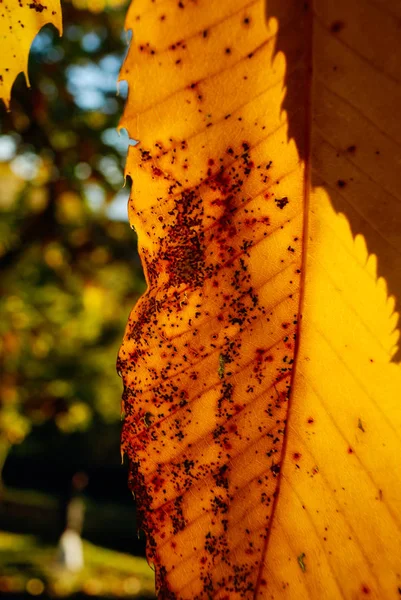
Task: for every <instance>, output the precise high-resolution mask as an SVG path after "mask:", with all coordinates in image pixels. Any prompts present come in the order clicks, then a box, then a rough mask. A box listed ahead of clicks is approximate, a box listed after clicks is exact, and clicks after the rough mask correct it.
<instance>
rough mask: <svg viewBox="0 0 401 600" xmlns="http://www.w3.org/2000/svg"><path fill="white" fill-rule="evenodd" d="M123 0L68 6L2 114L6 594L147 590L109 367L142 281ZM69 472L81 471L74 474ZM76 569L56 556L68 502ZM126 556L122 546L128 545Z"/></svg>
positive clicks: (39, 44) (0, 571)
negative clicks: (129, 168) (132, 188)
mask: <svg viewBox="0 0 401 600" xmlns="http://www.w3.org/2000/svg"><path fill="white" fill-rule="evenodd" d="M126 5H127V3H126V2H125V1H124V0H114V1H112V0H109V1H108V2H107V0H74V2H67V1H65V2H63V22H64V35H63V37H62V38H59V37H58V34H57V32H56V30H55V29H54V28H52V27H50V26H48V27H45V28H43V29H42V30H41V32H40V33H39V35H38V36H37V37H36V39H35V41H34V44H33V47H32V50H31V55H30V64H29V75H30V81H31V87H30V88H29V89H28V88H27V86H26V83H25V80H24V78H23V76H22V75H20V76H19V78H18V79H17V81H16V83H15V85H14V88H13V97H12V102H11V112H10V113H6V111H5V109H4V106H1V108H0V111H1V116H0V123H1V125H0V127H1V130H0V275H1V276H0V370H1V382H0V396H1V401H0V470H1V473H2V477H1V501H0V530H1V531H0V595H3V596H7V597H15V598H25V597H29V596H39V597H41V598H43V597H58V596H63V597H66V596H67V597H68V596H69V595H70V596H71V595H73V596H74V597H75V598H77V597H86V596H91V597H131V598H134V597H135V598H145V597H150V596H151V593H152V589H153V574H152V572H151V571H150V569H149V567H148V566H147V564H146V561H144V560H143V559H140V560H137V559H135V558H132V555H133V556H142V557H143V555H144V540H143V537H142V536H141V534H140V532H139V535H138V527H137V524H136V519H135V506H134V502H133V500H132V496H131V494H130V492H129V491H128V487H127V472H126V469H125V467H124V466H121V458H120V449H119V441H120V397H121V391H122V390H121V381H120V379H119V378H118V377H117V375H116V371H115V360H116V355H117V351H118V347H119V344H120V341H121V338H122V335H123V331H124V327H125V323H126V320H127V316H128V313H129V311H130V310H131V308H132V306H133V305H134V303H135V301H136V299H137V297H138V295H139V294H140V293H142V291H143V290H144V282H143V277H142V271H141V267H140V263H139V259H138V256H137V253H136V239H135V235H134V232H133V231H131V229H130V228H129V225H128V222H127V216H126V204H127V198H128V189H126V188H123V187H122V186H123V184H124V180H123V167H124V163H125V155H126V150H127V146H128V138H127V135H126V133H125V132H122V133H121V135H120V136H119V135H118V133H117V131H116V125H117V123H118V120H119V116H120V114H121V111H122V108H123V104H124V98H125V95H126V87H124V85H121V86H120V90H119V95H116V92H117V90H116V80H117V75H118V71H119V68H120V66H121V63H122V60H123V58H124V54H125V52H126V48H127V38H126V34H125V33H124V30H123V24H124V14H125V10H126ZM76 473H80V474H81V475H78V479H79V480H80V481H84V484H83V485H82V486H81V487H80V489H77V487H76V486H75V489H74V486H73V485H72V478H73V476H74V475H75V474H76ZM75 479H76V478H75ZM77 496H79V497H81V498H83V500H84V506H85V516H84V522H83V531H82V537H83V539H84V554H85V567H84V569H83V570H81V571H79V572H78V573H69V572H68V569H63V567H62V565H60V562H59V561H58V560H57V545H58V540H59V538H60V535H61V533H62V532H63V530H64V528H65V526H66V508H67V506H68V503H69V501H70V500H71V498H72V497H77ZM121 553H124V554H121Z"/></svg>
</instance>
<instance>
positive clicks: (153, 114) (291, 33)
mask: <svg viewBox="0 0 401 600" xmlns="http://www.w3.org/2000/svg"><path fill="white" fill-rule="evenodd" d="M400 6H401V5H400V4H399V2H396V3H394V2H390V1H385V0H383V1H381V2H374V3H366V2H365V1H364V0H357V1H355V2H353V3H352V4H351V5H350V4H349V3H346V2H345V1H342V0H341V1H340V2H337V3H332V2H330V0H327V1H326V0H323V1H321V2H317V3H316V5H314V4H313V3H312V4H308V3H300V2H297V1H295V0H285V1H281V2H278V1H277V2H276V1H275V0H273V1H271V2H269V3H268V6H267V14H266V7H265V4H264V2H263V1H261V0H257V1H255V2H245V1H244V0H230V1H226V2H221V3H219V2H212V1H211V0H209V1H207V0H203V1H201V0H199V1H198V2H189V1H188V0H184V1H182V2H181V1H180V2H177V1H176V0H174V1H170V0H166V1H164V2H156V3H153V2H151V1H150V0H136V1H135V2H133V3H132V5H131V8H130V10H129V13H128V18H127V28H128V29H132V30H133V34H134V36H133V40H134V41H133V43H132V45H131V49H130V52H129V54H128V57H127V59H126V61H125V65H124V67H123V69H122V73H121V77H122V79H126V80H127V81H128V83H129V87H130V91H129V98H128V102H127V106H126V110H125V114H124V117H123V119H122V126H123V127H126V128H127V130H128V132H129V135H130V136H131V137H132V138H135V139H137V140H139V144H138V146H136V147H131V148H130V150H129V156H128V161H127V174H128V175H130V176H131V177H132V179H133V182H134V183H133V191H132V198H131V201H130V207H129V210H130V219H131V223H132V225H133V226H134V227H135V229H136V230H137V232H138V236H139V245H140V252H141V256H142V260H143V264H144V268H145V274H146V278H147V282H148V291H147V292H146V294H145V295H144V296H143V297H142V298H141V300H140V301H139V302H138V304H137V306H136V308H135V309H134V311H133V313H132V314H131V316H130V319H129V323H128V326H127V330H126V334H125V338H124V343H123V346H122V348H121V351H120V356H119V369H120V370H121V372H122V375H123V380H124V386H125V392H124V408H125V415H126V418H125V424H124V431H123V450H124V451H125V453H126V454H127V455H128V457H129V460H130V464H131V486H132V489H133V490H134V492H135V493H136V496H137V501H138V506H139V508H140V510H141V512H142V516H143V528H144V530H145V531H146V533H147V540H148V541H147V548H148V558H149V560H150V561H151V562H153V563H154V564H155V567H156V581H157V586H158V589H159V597H160V598H180V599H181V598H182V599H184V598H185V599H194V598H218V599H220V600H222V599H223V598H224V599H227V600H228V599H230V600H236V599H239V598H249V599H253V598H269V599H281V598H288V599H291V600H292V599H295V598H296V599H297V600H298V599H303V598H305V599H307V598H314V599H321V598H327V599H337V598H347V599H350V600H351V599H354V598H365V597H366V598H377V599H379V598H380V599H387V598H389V599H390V598H394V599H396V598H398V597H399V596H400V590H401V553H400V539H401V538H400V532H401V518H400V509H401V474H400V469H399V464H398V463H399V457H400V456H401V441H400V440H401V405H400V392H401V374H400V368H399V365H398V364H396V363H395V360H394V356H395V353H396V351H397V346H396V344H397V339H398V333H397V332H396V331H395V327H396V323H397V315H396V314H395V313H394V307H395V301H394V298H390V297H389V296H388V289H389V291H390V293H392V294H397V293H398V292H399V289H400V279H399V274H400V265H401V261H400V243H399V232H400V225H401V211H400V208H399V207H400V169H399V160H400V156H401V153H400V143H401V129H400V121H399V120H398V121H397V120H396V117H395V115H396V112H397V110H398V107H399V105H400V100H401V98H400V96H401V94H400V85H399V64H400V60H401V47H400V45H399V43H398V42H397V40H398V20H399V17H400V16H401V10H400ZM370 253H374V254H375V255H376V256H374V255H373V254H370ZM376 257H377V258H376ZM381 275H385V276H386V279H387V286H388V287H387V286H386V283H385V281H384V279H383V278H379V277H378V276H381Z"/></svg>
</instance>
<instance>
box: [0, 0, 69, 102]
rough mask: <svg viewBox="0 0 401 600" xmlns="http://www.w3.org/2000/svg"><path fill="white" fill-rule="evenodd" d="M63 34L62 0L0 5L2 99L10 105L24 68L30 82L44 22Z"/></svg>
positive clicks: (7, 0) (8, 0)
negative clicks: (33, 50)
mask: <svg viewBox="0 0 401 600" xmlns="http://www.w3.org/2000/svg"><path fill="white" fill-rule="evenodd" d="M46 23H52V24H53V25H54V26H55V27H56V28H57V29H58V31H59V32H60V35H61V33H62V23H61V7H60V0H3V1H2V2H1V4H0V43H1V48H2V60H1V64H0V98H2V99H3V100H4V103H5V105H6V107H7V108H8V107H9V104H10V98H11V88H12V86H13V83H14V81H15V78H16V77H17V75H19V73H21V71H22V72H23V73H24V75H25V77H26V79H27V81H28V56H29V50H30V47H31V44H32V42H33V40H34V38H35V36H36V34H37V33H38V32H39V31H40V29H41V28H42V27H43V25H46Z"/></svg>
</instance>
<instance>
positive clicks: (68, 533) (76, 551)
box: [58, 529, 84, 571]
mask: <svg viewBox="0 0 401 600" xmlns="http://www.w3.org/2000/svg"><path fill="white" fill-rule="evenodd" d="M58 554H59V562H60V563H61V566H62V567H63V568H64V569H68V570H69V571H80V570H81V569H82V568H83V566H84V552H83V547H82V540H81V537H80V535H79V533H77V532H76V531H73V530H72V529H66V530H65V531H64V533H63V534H62V535H61V537H60V540H59V544H58Z"/></svg>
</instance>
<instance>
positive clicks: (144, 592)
mask: <svg viewBox="0 0 401 600" xmlns="http://www.w3.org/2000/svg"><path fill="white" fill-rule="evenodd" d="M84 556H85V568H84V569H83V570H82V571H80V572H79V573H69V572H67V571H63V570H62V569H61V568H60V567H59V566H58V565H57V550H56V548H55V547H54V546H50V545H45V544H43V543H42V542H41V541H40V539H39V538H37V537H35V536H29V535H21V534H20V535H18V534H12V533H5V532H0V593H1V594H2V595H3V594H7V596H8V597H9V598H25V597H27V598H29V597H32V596H40V598H54V597H64V598H65V597H71V596H72V597H74V598H85V597H91V598H93V597H98V598H115V597H118V598H138V599H139V598H142V599H145V598H153V597H154V595H153V587H154V583H153V573H152V571H149V569H148V568H147V565H146V563H144V561H143V560H141V559H138V558H135V557H132V556H127V555H126V554H120V553H117V552H113V551H110V550H105V549H104V548H100V547H98V546H94V545H93V544H90V543H89V542H84Z"/></svg>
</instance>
